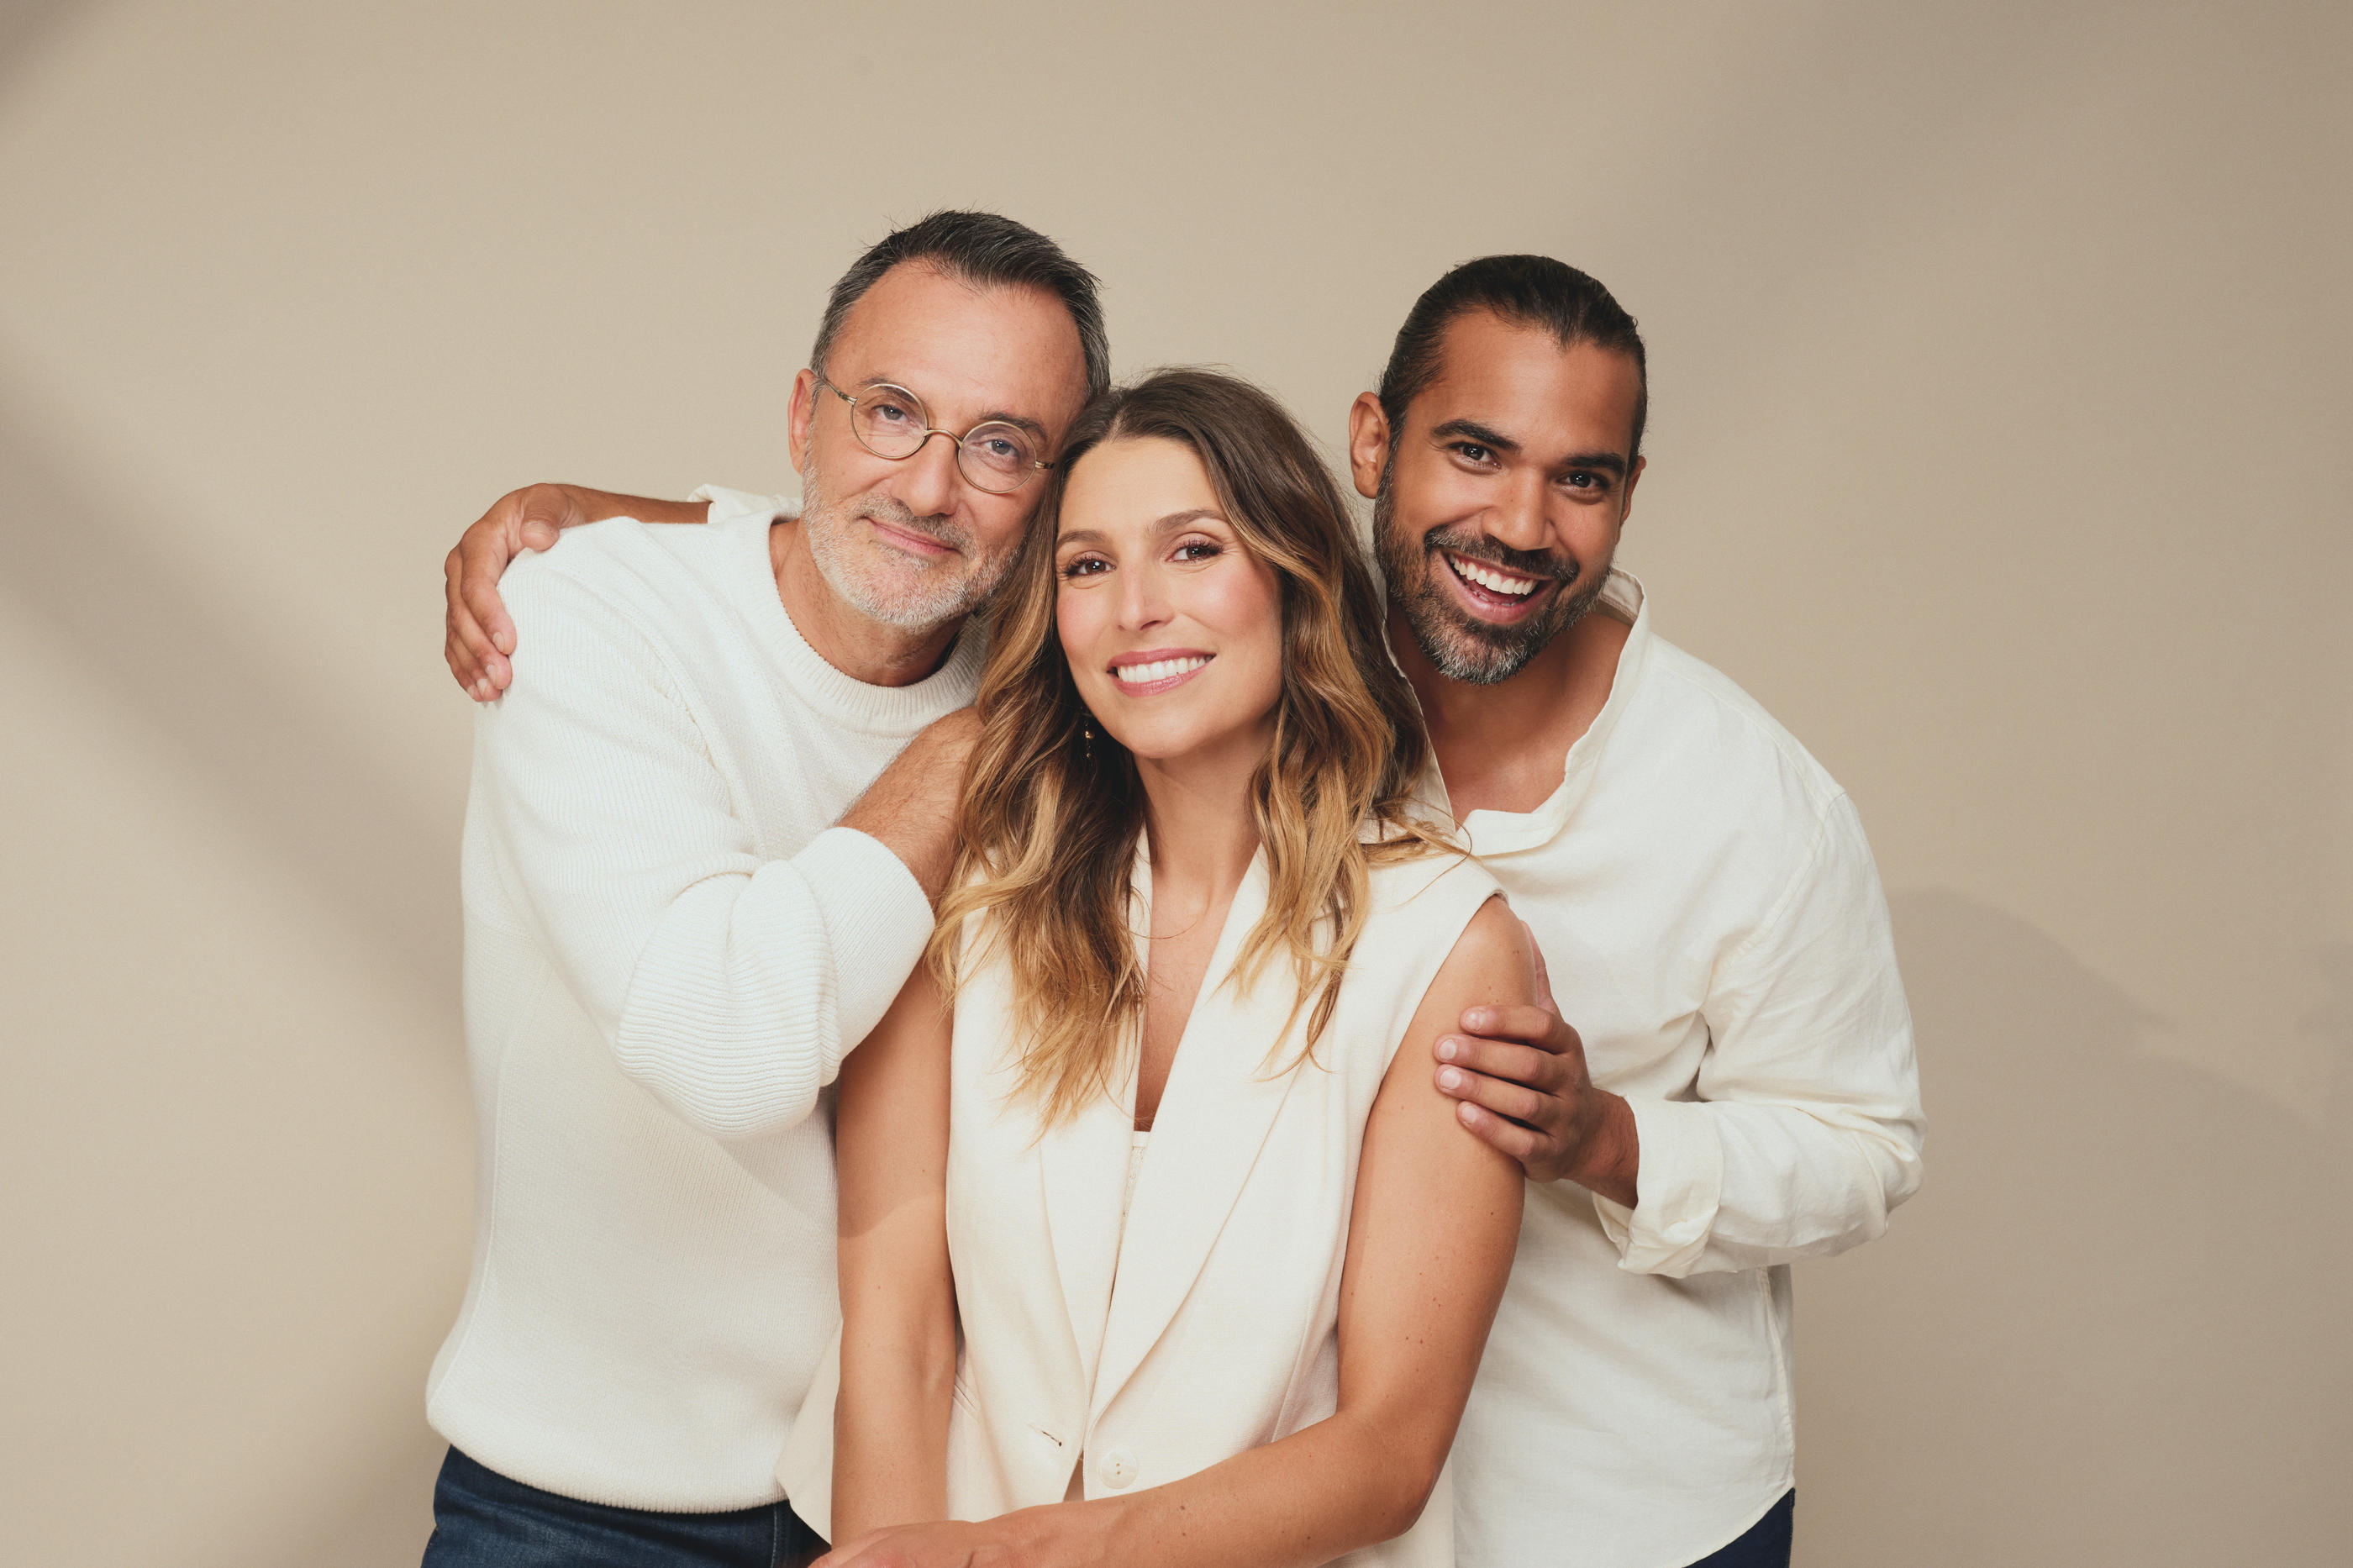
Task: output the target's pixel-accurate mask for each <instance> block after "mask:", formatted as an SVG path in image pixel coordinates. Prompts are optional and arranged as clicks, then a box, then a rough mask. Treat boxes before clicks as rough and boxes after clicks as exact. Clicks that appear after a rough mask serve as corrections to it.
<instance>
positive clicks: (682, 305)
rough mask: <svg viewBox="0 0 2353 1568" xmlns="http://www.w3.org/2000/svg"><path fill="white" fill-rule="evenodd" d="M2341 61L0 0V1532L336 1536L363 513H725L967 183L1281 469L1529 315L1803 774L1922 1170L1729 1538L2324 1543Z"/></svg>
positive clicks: (384, 913) (363, 1497)
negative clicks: (1408, 335)
mask: <svg viewBox="0 0 2353 1568" xmlns="http://www.w3.org/2000/svg"><path fill="white" fill-rule="evenodd" d="M2348 17H2353V12H2348V9H2347V8H2346V7H2344V6H2342V5H2319V4H2314V5H2262V4H2251V5H2229V6H2223V5H2210V6H2194V5H2105V6H2104V5H2083V4H2010V3H2006V0H2005V3H1995V4H1983V5H1971V6H1968V7H1959V6H1947V7H1928V6H1911V7H1887V6H1883V5H1868V4H1862V3H1859V0H1822V3H1820V4H1811V5H1768V6H1746V5H1714V6H1691V5H1644V6H1633V5H1624V6H1617V7H1600V6H1585V5H1531V6H1526V7H1519V8H1514V7H1508V6H1501V5H1426V6H1384V5H1350V6H1339V5H1312V6H1311V5H1298V6H1293V5H1270V4H1262V3H1261V4H1252V5H1189V6H1158V7H1145V6H1133V7H1105V6H1081V5H1071V6H1067V7H1063V6H1053V5H1030V4H1001V5H987V4H977V3H966V4H961V5H836V4H828V5H712V4H706V5H643V6H620V5H536V6H534V5H510V4H500V5H465V6H461V5H416V4H401V5H395V4H390V3H387V0H365V3H353V4H342V5H333V6H320V5H294V4H285V5H196V4H178V5H173V4H155V3H140V0H118V3H111V4H72V3H64V4H60V3H58V0H8V4H7V5H5V8H0V213H5V218H0V669H5V679H0V735H4V736H5V756H6V763H5V767H4V768H0V876H4V877H5V892H0V1083H5V1089H0V1172H5V1179H4V1180H0V1205H5V1214H6V1226H7V1229H6V1237H5V1241H6V1263H5V1268H0V1278H5V1286H0V1336H5V1342H6V1344H7V1347H8V1350H7V1355H6V1371H5V1393H0V1407H5V1412H6V1415H5V1430H0V1478H5V1479H0V1510H5V1519H6V1523H5V1536H6V1538H7V1541H8V1545H7V1547H6V1550H5V1556H6V1557H7V1559H8V1560H9V1561H10V1562H12V1563H25V1564H42V1565H47V1564H81V1565H89V1568H111V1565H115V1564H122V1565H132V1564H138V1565H146V1564H161V1563H171V1564H174V1568H215V1565H218V1568H230V1565H236V1568H310V1565H313V1564H322V1565H334V1568H343V1565H351V1568H380V1565H381V1568H390V1565H393V1564H399V1563H414V1562H415V1561H416V1557H417V1552H418V1550H419V1548H420V1546H421V1543H422V1542H423V1539H424V1536H425V1534H426V1531H427V1529H428V1528H429V1519H428V1514H427V1493H428V1489H429V1486H430V1478H431V1474H432V1470H433V1468H434V1466H435V1464H436V1463H437V1461H438V1454H439V1444H438V1442H437V1441H436V1440H435V1439H434V1438H433V1437H432V1436H431V1435H430V1433H429V1432H428V1431H427V1428H426V1427H425V1426H424V1422H423V1414H422V1405H423V1383H424V1378H425V1373H426V1369H427V1363H428V1361H429V1359H430V1357H431V1354H432V1352H433V1349H434V1347H435V1345H436V1344H437V1343H438V1341H439V1338H440V1336H441V1335H442V1333H443V1332H444V1331H445V1330H446V1329H447V1328H448V1324H449V1322H450V1321H451V1318H452V1315H453V1314H454V1312H455V1310H456V1307H457V1304H458V1299H459V1293H460V1290H461V1288H462V1285H463V1281H464V1272H465V1264H466V1258H467V1251H468V1244H469V1236H470V1190H471V1182H472V1159H473V1154H472V1142H471V1131H470V1124H471V1112H470V1102H469V1099H468V1095H467V1089H466V1082H465V1070H464V1059H463V1047H462V1041H461V1037H460V1033H459V1015H458V1008H457V996H458V987H457V979H458V958H459V947H458V919H457V915H458V907H457V837H458V832H459V818H460V813H461V809H462V801H463V795H464V789H465V778H466V771H467V766H468V753H469V747H470V716H469V705H468V704H467V702H466V701H465V700H464V699H463V698H462V697H461V696H460V695H459V692H458V691H457V689H456V688H455V687H454V686H453V685H452V683H451V682H450V680H449V679H448V675H447V674H446V672H445V671H444V668H443V667H442V664H441V660H440V656H439V644H440V616H441V598H440V558H441V555H442V552H444V551H445V550H446V549H447V548H448V545H449V544H450V542H452V541H453V540H454V538H455V536H456V534H457V532H458V531H459V529H460V528H461V527H462V526H463V525H464V524H466V523H467V522H469V521H471V520H472V519H473V518H474V517H475V516H476V515H477V514H478V513H479V512H480V510H482V509H483V508H484V507H485V506H486V505H488V504H489V503H490V501H491V500H493V499H494V498H496V497H497V496H498V495H499V494H500V493H501V492H502V491H504V490H506V489H511V488H512V487H513V486H516V485H518V484H522V483H525V482H528V481H531V480H534V479H574V480H578V481H582V482H586V483H590V484H594V485H597V486H601V487H605V488H608V489H619V490H637V491H649V492H654V493H658V494H667V495H678V494H682V493H683V492H684V491H685V490H686V489H688V488H689V487H691V486H692V485H694V484H695V483H697V482H698V481H701V480H703V479H712V480H716V481H720V482H723V483H727V484H732V485H736V486H741V487H744V488H750V489H788V488H790V486H791V484H792V476H791V472H790V469H789V468H788V465H787V464H786V458H785V434H784V423H785V410H786V393H787V389H788V385H789V382H790V377H791V374H792V373H793V371H794V370H795V369H797V367H798V366H800V365H801V364H802V363H803V362H804V357H805V355H806V353H807V345H808V342H809V339H810V336H811V334H812V331H813V330H814V327H815V323H816V318H817V312H818V307H819V304H820V302H821V299H822V294H823V290H824V289H825V288H826V286H827V285H828V283H829V282H830V280H831V279H833V278H834V276H835V275H836V274H838V273H839V271H840V270H841V268H843V267H844V266H845V265H847V263H848V262H849V260H850V259H851V258H852V257H853V256H854V255H855V254H856V253H857V252H858V250H859V249H860V247H862V246H864V245H865V244H867V243H868V242H870V241H871V240H873V239H875V238H877V237H880V236H881V234H882V233H883V232H884V231H885V229H886V228H887V227H888V226H890V225H891V224H892V222H893V221H894V220H897V221H904V220H906V219H909V218H913V217H914V216H920V215H921V214H922V213H923V212H924V211H926V210H928V209H930V208H932V207H934V206H935V205H987V206H992V207H997V208H999V209H1001V210H1004V211H1006V212H1008V213H1010V214H1012V215H1014V216H1018V217H1020V218H1022V219H1024V220H1025V221H1027V222H1029V223H1031V224H1033V225H1035V226H1038V227H1039V228H1042V229H1044V230H1045V231H1047V232H1048V233H1050V234H1052V235H1053V236H1055V237H1057V238H1059V239H1060V240H1062V241H1063V242H1064V243H1065V244H1066V245H1067V246H1068V247H1070V248H1071V251H1072V252H1073V253H1074V254H1075V255H1077V256H1078V257H1079V258H1081V259H1082V260H1083V261H1085V262H1087V263H1088V264H1089V265H1091V266H1092V267H1093V268H1095V269H1096V270H1097V271H1098V272H1099V273H1100V274H1101V275H1102V277H1103V279H1104V280H1105V283H1106V286H1107V299H1108V304H1109V308H1110V311H1111V321H1112V329H1113V346H1114V350H1115V353H1116V357H1117V368H1118V369H1119V370H1120V371H1121V372H1122V373H1123V374H1128V373H1133V372H1135V371H1137V370H1140V369H1143V368H1145V367H1147V366H1150V365H1154V364H1158V363H1166V362H1194V361H1208V362H1214V363H1222V364H1225V365H1228V366H1230V367H1231V368H1233V369H1235V370H1237V371H1239V372H1240V373H1242V374H1247V375H1249V376H1251V377H1253V378H1255V379H1257V380H1259V381H1261V382H1262V383H1264V384H1267V385H1268V386H1270V387H1271V388H1273V389H1274V390H1276V391H1277V392H1278V393H1280V394H1281V395H1282V396H1283V397H1284V399H1285V400H1286V401H1287V402H1288V403H1289V404H1290V405H1292V406H1293V408H1295V409H1297V410H1298V411H1300V412H1301V414H1302V415H1303V416H1304V417H1305V418H1306V419H1307V420H1308V421H1309V423H1310V424H1311V425H1312V426H1313V427H1314V429H1315V431H1316V432H1317V433H1318V434H1319V436H1320V437H1322V438H1323V439H1324V441H1325V442H1326V443H1327V445H1329V446H1330V447H1331V448H1332V449H1333V451H1334V452H1335V454H1336V452H1337V448H1338V442H1339V438H1340V436H1341V432H1342V428H1343V419H1344V416H1345V409H1346V407H1347V405H1348V402H1349V399H1350V398H1351V397H1352V396H1353V395H1355V394H1356V392H1357V391H1359V390H1361V389H1363V388H1364V387H1366V386H1368V385H1370V384H1372V382H1373V380H1374V378H1375V377H1376V375H1377V372H1378V370H1379V367H1380V364H1381V362H1382V359H1383V356H1384V354H1385V353H1386V351H1387V347H1388V338H1389V335H1390V334H1391V333H1392V332H1394V331H1395V330H1396V327H1397V325H1398V321H1400V320H1401V319H1402V317H1403V315H1404V312H1405V310H1406V308H1407V306H1408V305H1409V302H1410V301H1411V300H1412V299H1413V297H1414V296H1415V294H1416V293H1417V292H1419V290H1420V289H1422V288H1423V287H1425V286H1426V285H1427V284H1429V283H1430V281H1432V280H1433V279H1436V278H1437V276H1438V275H1439V274H1440V272H1441V271H1443V270H1444V269H1445V268H1447V267H1448V266H1450V265H1451V264H1452V263H1454V262H1456V261H1458V260H1461V259H1464V258H1469V257H1472V256H1475V255H1479V254H1482V253H1485V252H1490V251H1498V250H1536V251H1544V252H1548V253H1550V254H1553V255H1556V256H1560V257H1562V258H1567V259H1568V260H1570V261H1572V262H1574V263H1575V264H1577V265H1578V266H1581V267H1583V268H1587V269H1588V270H1590V271H1592V272H1594V273H1595V274H1597V275H1598V276H1599V277H1600V278H1601V279H1603V280H1604V281H1606V282H1607V283H1609V285H1610V286H1611V287H1612V288H1613V289H1615V290H1616V291H1617V292H1618V294H1619V295H1620V299H1621V300H1623V301H1624V302H1625V304H1626V305H1627V306H1628V307H1629V308H1630V310H1632V311H1633V312H1634V313H1635V314H1636V315H1637V316H1638V317H1639V318H1640V319H1641V324H1642V328H1643V331H1644V332H1645V334H1646V336H1647V337H1648V340H1649V342H1650V349H1651V374H1652V416H1651V417H1652V424H1651V437H1650V441H1649V452H1650V457H1651V468H1650V472H1649V474H1648V475H1647V477H1646V478H1645V479H1644V480H1643V482H1642V485H1641V490H1640V492H1639V494H1638V497H1637V503H1636V506H1635V510H1634V516H1633V520H1632V522H1631V524H1630V530H1629V532H1628V535H1627V540H1626V543H1625V547H1624V550H1623V552H1622V556H1621V561H1622V563H1623V564H1625V565H1627V566H1628V567H1630V569H1631V570H1632V571H1634V572H1635V573H1636V574H1639V575H1640V576H1641V578H1642V579H1643V581H1644V582H1645V584H1647V585H1648V587H1649V589H1650V591H1651V595H1652V604H1653V606H1654V614H1655V616H1656V622H1657V625H1658V627H1659V629H1660V631H1661V633H1662V635H1664V636H1666V637H1669V638H1671V639H1672V640H1673V641H1675V642H1678V643H1680V644H1682V645H1683V646H1684V647H1688V648H1690V649H1692V650H1693V651H1694V652H1696V653H1697V654H1699V655H1700V656H1701V657H1703V658H1706V659H1708V660H1710V661H1712V662H1714V663H1715V664H1716V665H1717V666H1719V667H1720V668H1723V669H1724V670H1725V672H1726V673H1728V674H1729V675H1730V676H1732V677H1733V678H1734V679H1736V680H1737V681H1739V682H1740V683H1741V684H1743V685H1744V686H1746V688H1747V689H1749V690H1750V691H1752V692H1753V693H1755V694H1756V695H1757V697H1758V698H1759V699H1760V700H1762V701H1763V702H1764V703H1765V704H1766V706H1767V708H1769V709H1770V710H1772V711H1773V712H1774V713H1775V714H1777V715H1778V717H1779V718H1780V719H1781V720H1782V721H1784V722H1786V723H1787V724H1788V726H1789V727H1790V728H1791V729H1792V730H1793V731H1795V732H1796V733H1797V734H1798V735H1799V738H1800V739H1802V740H1803V741H1804V742H1806V743H1807V745H1808V746H1809V747H1810V748H1811V750H1812V751H1813V752H1815V754H1816V755H1818V756H1819V757H1820V758H1821V760H1822V761H1823V762H1824V763H1826V764H1827V765H1828V766H1829V768H1830V769H1831V772H1832V773H1834V774H1835V775H1836V776H1837V777H1838V778H1839V779H1840V780H1841V782H1842V783H1843V784H1845V785H1846V786H1847V787H1848V788H1849V790H1850V791H1851V792H1852V795H1854V797H1855V798H1856V800H1857V801H1858V803H1859V804H1860V805H1861V808H1862V815H1863V818H1864V821H1865V824H1866V825H1867V826H1868V828H1869V830H1870V833H1871V836H1872V839H1873V845H1874V846H1875V847H1876V850H1877V853H1878V856H1879V861H1880V866H1881V869H1882V871H1883V876H1884V879H1885V882H1886V886H1887V888H1888V890H1889V894H1890V898H1891V901H1892V904H1893V908H1894V919H1895V926H1896V937H1897V942H1898V947H1899V952H1900V954H1901V958H1902V962H1903V965H1904V970H1905V979H1906V981H1907V984H1908V985H1909V988H1910V992H1911V996H1912V1002H1913V1006H1914V1009H1915V1016H1916V1021H1917V1027H1918V1039H1919V1049H1920V1060H1921V1068H1922V1077H1923V1079H1924V1082H1925V1088H1926V1100H1927V1106H1928V1112H1929V1135H1928V1148H1927V1160H1926V1169H1927V1181H1926V1188H1925V1190H1924V1191H1923V1192H1922V1194H1920V1195H1919V1196H1918V1197H1917V1198H1916V1199H1915V1200H1914V1201H1913V1202H1912V1203H1911V1204H1910V1205H1908V1206H1906V1207H1905V1208H1904V1209H1903V1210H1902V1211H1900V1212H1899V1213H1898V1214H1897V1215H1896V1217H1895V1222H1894V1229H1893V1231H1892V1232H1891V1233H1890V1234H1889V1235H1888V1236H1887V1237H1885V1238H1884V1239H1883V1240H1882V1241H1880V1242H1878V1243H1876V1244H1873V1245H1872V1246H1870V1247H1865V1248H1863V1249H1862V1250H1861V1251H1859V1252H1856V1253H1852V1254H1850V1255H1848V1256H1847V1257H1844V1258H1838V1259H1835V1260H1831V1261H1826V1262H1819V1263H1813V1264H1808V1265H1804V1266H1801V1267H1800V1268H1799V1269H1798V1287H1797V1295H1798V1315H1797V1324H1798V1337H1799V1402H1798V1403H1799V1434H1800V1436H1799V1488H1800V1506H1799V1515H1798V1518H1799V1546H1798V1558H1799V1562H1800V1563H1804V1564H1808V1565H1810V1568H1816V1565H1832V1564H1839V1565H1844V1564H1857V1565H1860V1564H1874V1565H1875V1564H1887V1563H1904V1564H1952V1565H1962V1564H1981V1563H2069V1564H2087V1565H2088V1564H2119V1565H2121V1564H2134V1565H2136V1568H2139V1565H2147V1564H2176V1563H2178V1564H2214V1563H2279V1564H2288V1563H2295V1564H2304V1563H2310V1564H2319V1563H2341V1562H2343V1561H2345V1553H2346V1551H2347V1547H2346V1544H2345V1542H2346V1541H2347V1539H2348V1535H2353V1488H2348V1486H2347V1485H2346V1484H2345V1475H2346V1466H2347V1463H2348V1458H2353V1336H2349V1335H2348V1333H2347V1323H2348V1308H2353V1247H2348V1241H2353V1226H2348V1219H2347V1215H2348V1203H2353V1068H2348V1062H2349V1061H2353V726H2348V715H2353V617H2348V613H2347V610H2346V595H2347V584H2348V568H2349V567H2353V528H2348V522H2349V521H2353V518H2348V510H2353V508H2348V502H2347V500H2346V497H2347V494H2348V479H2353V474H2348V461H2347V452H2348V430H2353V384H2349V383H2353V377H2348V368H2347V367H2348V363H2353V360H2348V353H2353V313H2348V306H2347V302H2346V300H2347V281H2348V278H2353V246H2348V227H2349V226H2353V223H2348V188H2353V185H2348V178H2353V146H2349V145H2348V142H2353V133H2349V132H2348V126H2353V116H2348V114H2347V113H2346V111H2345V109H2344V105H2345V104H2346V103H2347V102H2348V100H2353V81H2348V70H2347V62H2348V59H2353V24H2348ZM1556 981H1557V984H1558V985H1559V989H1560V992H1561V994H1562V996H1563V998H1564V1000H1565V1003H1566V1005H1567V1007H1568V1009H1569V1012H1570V1016H1571V1017H1572V1019H1574V1016H1575V1011H1574V1008H1575V998H1576V991H1577V981H1576V977H1575V976H1574V975H1571V974H1560V975H1557V976H1556Z"/></svg>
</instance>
